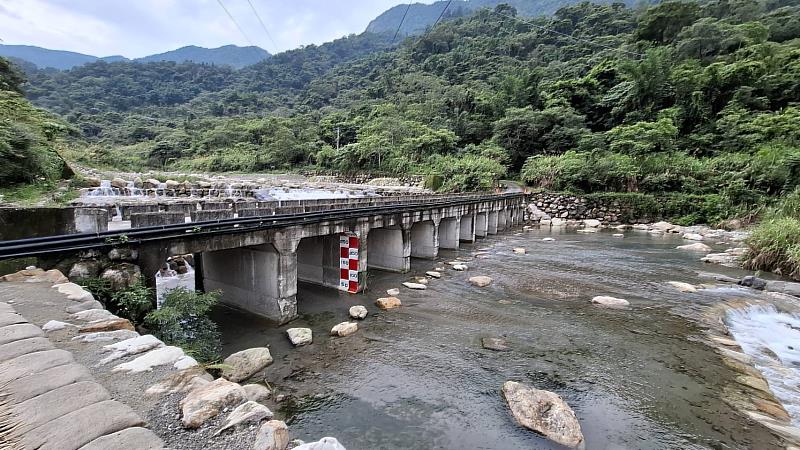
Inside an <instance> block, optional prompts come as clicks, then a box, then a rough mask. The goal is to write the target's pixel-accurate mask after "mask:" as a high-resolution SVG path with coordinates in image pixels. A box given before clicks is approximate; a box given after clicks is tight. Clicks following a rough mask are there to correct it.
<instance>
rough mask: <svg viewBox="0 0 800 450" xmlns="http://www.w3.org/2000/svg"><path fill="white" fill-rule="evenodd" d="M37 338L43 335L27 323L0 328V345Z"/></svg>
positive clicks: (39, 330) (35, 327)
mask: <svg viewBox="0 0 800 450" xmlns="http://www.w3.org/2000/svg"><path fill="white" fill-rule="evenodd" d="M39 336H44V333H43V332H42V330H41V329H39V327H37V326H35V325H31V324H29V323H21V324H18V325H9V326H7V327H2V328H0V345H3V344H7V343H9V342H14V341H19V340H21V339H29V338H32V337H39Z"/></svg>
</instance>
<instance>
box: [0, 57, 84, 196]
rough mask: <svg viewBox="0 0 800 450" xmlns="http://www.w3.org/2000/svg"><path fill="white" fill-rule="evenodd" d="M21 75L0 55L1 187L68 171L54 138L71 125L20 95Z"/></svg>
mask: <svg viewBox="0 0 800 450" xmlns="http://www.w3.org/2000/svg"><path fill="white" fill-rule="evenodd" d="M23 81H24V78H23V76H22V74H21V73H19V72H18V71H17V69H15V68H14V67H13V66H12V65H10V64H9V63H8V61H7V60H5V59H3V58H0V161H2V164H0V187H2V188H3V189H5V188H8V187H9V186H12V185H14V184H17V183H32V182H35V181H37V180H45V179H58V178H60V177H62V176H63V175H65V174H66V173H67V171H68V169H67V167H66V165H65V164H64V161H63V160H62V159H61V157H60V156H59V155H58V153H57V152H56V151H55V147H54V146H55V142H56V140H57V139H58V138H59V137H61V136H64V135H66V134H67V133H68V132H69V131H70V128H69V126H68V125H67V124H65V123H63V122H62V121H61V120H59V119H58V118H56V117H53V116H52V115H51V114H49V113H47V112H46V111H43V110H40V109H37V108H34V107H33V106H32V105H31V104H30V102H28V101H27V100H26V99H25V98H24V97H23V96H22V93H21V92H20V91H21V87H20V86H21V84H22V82H23Z"/></svg>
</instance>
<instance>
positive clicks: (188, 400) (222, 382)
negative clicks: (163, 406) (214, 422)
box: [179, 378, 247, 428]
mask: <svg viewBox="0 0 800 450" xmlns="http://www.w3.org/2000/svg"><path fill="white" fill-rule="evenodd" d="M246 397H247V395H246V394H245V391H244V389H243V388H242V387H241V386H239V385H238V384H236V383H233V382H231V381H228V380H226V379H224V378H218V379H216V380H214V381H212V382H210V383H207V384H204V385H202V386H199V387H197V388H196V389H193V390H191V391H189V394H187V395H186V397H185V398H184V399H183V400H181V402H180V404H179V406H180V408H181V416H182V417H181V421H182V422H183V426H184V427H186V428H198V427H200V426H202V425H203V424H204V423H205V422H206V421H207V420H208V419H211V418H213V417H216V416H217V415H218V414H219V413H220V412H222V410H223V409H225V408H228V407H231V406H236V405H239V404H240V403H243V402H245V399H246Z"/></svg>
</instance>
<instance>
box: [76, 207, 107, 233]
mask: <svg viewBox="0 0 800 450" xmlns="http://www.w3.org/2000/svg"><path fill="white" fill-rule="evenodd" d="M103 231H108V210H107V209H105V208H75V232H77V233H100V232H103Z"/></svg>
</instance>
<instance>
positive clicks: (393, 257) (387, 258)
mask: <svg viewBox="0 0 800 450" xmlns="http://www.w3.org/2000/svg"><path fill="white" fill-rule="evenodd" d="M368 240H369V248H370V252H369V254H368V256H367V265H368V266H369V267H371V268H373V269H380V270H386V271H389V272H400V273H405V272H408V271H409V270H410V269H411V230H410V229H409V228H403V227H402V226H400V225H395V226H390V227H384V228H372V229H371V230H369V235H368ZM366 253H367V252H365V254H366Z"/></svg>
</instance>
